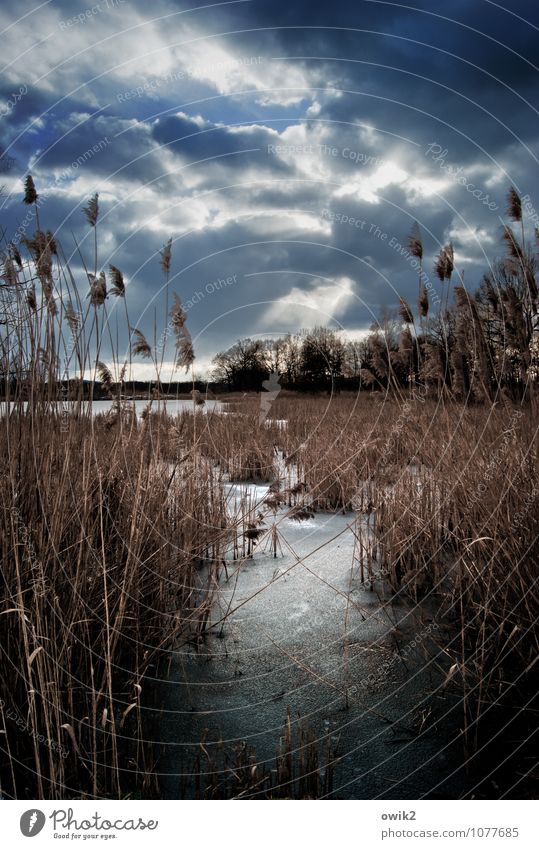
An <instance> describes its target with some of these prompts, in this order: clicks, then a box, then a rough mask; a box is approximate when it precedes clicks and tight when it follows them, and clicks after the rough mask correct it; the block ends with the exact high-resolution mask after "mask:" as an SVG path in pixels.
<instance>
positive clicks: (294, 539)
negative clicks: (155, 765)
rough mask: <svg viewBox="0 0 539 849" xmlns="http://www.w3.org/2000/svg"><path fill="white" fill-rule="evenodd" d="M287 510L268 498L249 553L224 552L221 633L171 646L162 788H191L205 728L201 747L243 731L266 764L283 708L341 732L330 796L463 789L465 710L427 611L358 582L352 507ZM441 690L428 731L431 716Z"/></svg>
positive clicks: (229, 741) (248, 491)
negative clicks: (299, 513) (458, 705)
mask: <svg viewBox="0 0 539 849" xmlns="http://www.w3.org/2000/svg"><path fill="white" fill-rule="evenodd" d="M267 494H268V487H263V486H257V487H255V486H254V485H253V486H249V487H246V486H239V485H238V486H234V485H230V486H229V491H228V495H229V501H230V504H231V506H232V507H234V505H236V504H238V503H240V502H241V500H242V499H243V500H245V499H248V498H251V499H253V500H256V501H257V502H258V504H259V506H260V507H261V508H262V512H264V507H263V504H262V502H263V499H264V498H265V497H266V495H267ZM286 514H287V508H286V507H280V508H279V509H278V510H276V512H275V514H273V513H272V512H271V511H270V512H268V513H267V514H266V517H265V519H264V522H263V527H265V528H267V529H268V530H267V532H266V533H265V534H262V535H261V536H260V537H259V539H258V542H257V546H256V548H255V553H254V556H253V557H252V559H243V560H238V561H236V562H230V563H228V580H226V579H225V577H224V575H223V580H222V585H221V591H220V593H219V598H218V602H217V604H216V605H215V608H214V611H213V622H214V625H215V628H214V631H213V633H214V636H212V637H210V638H209V639H208V640H207V641H206V642H205V643H203V644H202V645H201V646H199V647H198V648H195V647H190V646H187V647H186V646H184V647H183V648H181V649H178V650H177V651H176V652H174V654H173V656H172V661H171V666H170V670H169V674H168V675H167V680H166V681H161V682H160V683H159V684H158V686H157V691H158V693H159V699H160V704H161V705H162V706H163V712H162V713H161V714H160V716H159V721H158V722H156V724H155V729H156V731H155V734H154V736H155V737H158V738H159V739H160V740H161V741H162V742H163V744H164V745H163V748H162V756H161V758H160V762H159V772H160V773H161V779H160V783H161V792H162V795H163V797H164V798H180V797H184V796H190V795H192V793H193V783H192V779H191V778H190V774H191V773H192V771H193V764H194V760H195V756H196V754H197V752H200V747H199V744H200V741H201V740H202V739H203V738H204V739H205V744H204V745H205V747H206V749H208V747H210V748H211V747H212V745H215V744H216V742H217V741H219V740H222V741H223V742H224V744H225V746H226V747H229V748H230V750H232V749H233V747H234V745H236V744H237V743H238V742H240V741H246V742H247V744H248V745H250V746H253V747H254V748H255V749H256V753H257V757H258V761H259V762H263V763H264V764H266V765H267V766H268V768H271V767H272V766H273V763H274V759H275V753H276V748H277V745H278V742H279V738H280V737H281V735H282V733H283V727H284V724H285V722H286V719H287V712H288V711H290V713H291V716H292V719H293V720H294V722H295V721H296V720H297V718H298V717H301V722H302V725H303V726H305V725H307V726H309V728H310V729H311V730H312V731H314V733H315V734H316V737H317V738H318V739H319V740H320V741H321V743H324V741H326V742H327V740H328V738H329V739H330V740H331V742H332V745H334V746H337V743H338V752H339V754H340V755H341V759H340V762H339V764H338V766H337V768H336V777H335V784H334V790H333V792H332V797H333V798H376V797H380V798H403V799H405V798H411V799H413V798H419V797H422V796H431V797H434V798H436V797H437V798H444V797H446V798H447V797H451V796H458V795H459V792H460V789H461V788H462V775H461V774H460V771H459V769H458V765H459V757H458V750H457V747H456V746H455V745H454V741H453V737H455V736H456V735H457V734H458V730H457V731H455V730H454V729H455V726H456V725H457V723H456V720H455V718H454V717H452V718H451V719H444V718H443V717H444V714H447V712H448V711H449V710H450V708H451V706H452V703H450V702H449V701H446V696H445V693H444V692H443V691H442V690H441V689H440V684H441V682H442V681H443V676H444V672H443V667H444V663H445V661H444V659H443V657H442V655H440V657H439V658H437V659H433V658H432V652H433V651H434V652H435V649H433V642H432V635H433V633H434V632H433V627H434V626H435V623H433V621H432V617H431V616H429V614H428V611H427V610H425V609H419V608H416V609H412V607H411V606H410V605H409V604H408V603H407V602H405V601H403V600H399V599H395V598H393V599H390V598H389V597H385V598H384V596H383V595H382V591H381V589H378V591H377V589H376V586H375V591H374V592H371V591H370V589H369V588H368V586H364V585H362V583H361V580H360V574H359V565H358V563H357V559H354V548H355V536H354V533H353V525H354V519H355V516H354V514H352V513H349V514H346V515H342V514H338V515H336V514H321V513H318V514H316V515H315V516H314V517H313V518H307V519H306V520H305V521H301V522H296V521H293V520H291V519H290V518H287V515H286ZM273 521H275V524H276V531H277V537H278V556H277V557H276V558H275V557H274V555H273V551H272V548H271V545H270V541H271V539H272V534H271V525H272V523H273ZM427 645H428V646H429V654H428V657H427V653H426V651H425V650H424V648H423V646H427ZM437 690H438V695H437V696H435V699H437V700H438V708H439V712H440V717H441V718H440V720H439V722H438V724H437V728H436V732H434V730H433V729H432V728H431V727H430V726H429V723H428V722H427V718H428V716H429V711H430V707H429V702H430V699H431V694H432V693H433V692H434V693H436V691H437ZM457 728H458V726H457Z"/></svg>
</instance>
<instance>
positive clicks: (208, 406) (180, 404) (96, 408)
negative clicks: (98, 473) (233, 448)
mask: <svg viewBox="0 0 539 849" xmlns="http://www.w3.org/2000/svg"><path fill="white" fill-rule="evenodd" d="M125 403H126V404H127V405H134V407H135V410H136V413H137V416H138V417H139V418H140V417H141V415H142V412H143V410H145V409H146V407H147V406H148V401H147V400H143V399H138V400H136V401H126V402H125ZM112 405H113V402H112V401H93V403H92V413H93V415H94V416H95V415H97V414H98V413H107V412H108V411H109V410H111V409H112ZM74 406H75V404H74V402H72V401H63V402H58V411H59V412H64V411H66V410H67V411H69V410H72V409H73V408H74ZM225 406H226V405H225V404H224V403H223V402H222V401H215V400H208V401H206V402H205V403H204V405H197V407H196V408H195V409H196V410H197V411H198V412H200V411H201V412H203V413H213V412H222V411H223V410H224V409H225ZM6 407H7V405H6V402H5V401H4V402H0V416H4V415H5V414H6ZM13 407H14V404H13V403H12V402H10V404H9V409H10V411H11V410H12V409H13ZM27 408H28V405H27V403H26V402H25V403H24V404H23V409H24V411H25V412H26V410H27ZM158 410H159V411H166V412H167V413H168V414H169V415H171V416H177V415H179V413H184V412H192V411H193V402H192V401H190V400H189V401H187V400H178V399H175V398H169V399H166V400H160V401H154V402H153V404H152V411H153V412H156V411H158Z"/></svg>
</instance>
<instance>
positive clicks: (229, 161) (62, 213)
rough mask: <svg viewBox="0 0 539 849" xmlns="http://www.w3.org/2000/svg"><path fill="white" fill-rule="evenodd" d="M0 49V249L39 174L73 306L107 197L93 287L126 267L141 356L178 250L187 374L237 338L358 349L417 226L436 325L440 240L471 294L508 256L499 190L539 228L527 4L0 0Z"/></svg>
mask: <svg viewBox="0 0 539 849" xmlns="http://www.w3.org/2000/svg"><path fill="white" fill-rule="evenodd" d="M0 30H1V31H2V60H1V61H2V74H1V77H0V146H1V149H2V157H1V159H0V169H1V172H2V173H0V184H1V185H3V186H4V194H3V197H2V199H1V201H0V207H1V208H0V224H1V225H2V226H3V228H4V230H5V232H6V234H7V236H8V238H13V236H14V234H15V237H16V238H17V236H16V234H17V232H18V233H19V236H20V234H21V233H23V232H26V233H27V234H28V235H30V231H31V230H32V228H33V225H34V224H35V222H31V221H30V222H29V221H27V220H26V218H27V212H28V210H27V209H26V208H25V207H24V205H23V204H22V203H21V200H22V189H23V179H24V177H25V175H26V174H27V173H29V172H31V173H32V175H33V177H34V180H35V183H36V187H37V189H38V192H39V193H40V194H41V196H42V203H41V206H40V219H41V223H42V226H45V227H46V228H48V229H51V230H53V231H54V232H55V233H56V234H57V236H58V239H59V241H60V242H61V245H62V248H63V250H64V252H65V254H66V255H67V256H68V258H69V259H70V263H71V265H72V267H73V270H74V273H75V275H76V278H77V280H78V281H80V286H81V291H83V289H84V286H85V285H86V280H85V274H84V270H83V266H82V261H81V255H82V256H84V258H85V261H87V262H88V264H89V265H91V264H92V262H93V260H92V251H93V234H92V233H91V232H90V229H89V227H88V225H87V222H86V220H85V217H84V215H83V214H82V207H83V206H84V205H85V203H86V202H87V200H88V198H89V197H90V196H91V195H92V194H93V193H94V192H99V201H100V220H99V224H98V237H99V245H100V247H99V256H98V269H99V270H100V269H101V268H102V269H104V270H107V269H108V266H109V264H111V263H112V264H114V265H115V266H118V267H119V268H120V269H122V271H123V273H124V275H125V278H126V281H127V284H128V285H127V298H128V305H129V313H130V318H131V323H132V324H136V325H137V326H138V327H140V328H141V329H142V330H143V331H144V332H145V333H146V334H147V335H148V336H149V337H150V338H151V337H153V336H154V332H155V331H154V327H156V326H157V328H158V329H157V335H158V336H159V335H161V334H162V332H163V331H164V329H165V328H166V324H167V319H166V307H165V303H166V295H165V289H164V279H163V275H162V272H161V269H160V259H159V251H160V250H161V248H162V246H163V244H164V243H165V242H166V241H167V240H168V239H169V238H171V239H172V265H171V271H172V273H171V280H170V287H171V291H172V292H177V293H178V294H179V295H180V297H181V299H182V301H183V302H184V305H185V307H186V310H187V313H188V326H189V328H190V331H191V334H192V336H193V341H194V347H195V353H196V357H197V360H196V363H195V370H196V371H197V373H198V374H200V375H204V374H207V373H208V368H209V366H210V363H211V359H212V356H213V355H214V354H215V353H216V352H217V351H220V350H223V349H225V348H227V347H229V346H230V345H231V344H232V343H233V342H234V341H235V340H236V339H237V338H244V337H248V336H249V337H252V338H276V337H278V336H282V335H283V334H286V333H289V332H296V331H298V330H300V329H301V328H307V327H313V326H315V325H324V326H329V327H333V328H335V329H337V330H339V332H341V334H342V335H343V338H350V339H358V338H361V337H362V335H364V334H365V332H366V331H367V330H368V328H369V327H370V326H371V325H372V324H373V323H375V322H376V321H378V320H379V319H380V318H381V316H382V314H383V313H384V310H387V309H389V310H394V309H396V307H397V304H398V300H399V297H404V298H406V299H408V300H410V301H411V302H412V303H414V302H415V299H416V297H417V268H415V267H414V261H413V258H411V257H409V256H408V255H407V254H406V252H405V248H406V244H407V238H408V235H409V233H410V230H411V227H412V225H413V222H414V221H417V222H418V224H419V227H420V230H421V234H422V239H423V243H424V257H425V258H424V270H425V273H426V282H427V283H429V284H431V285H429V286H428V287H427V288H429V291H430V292H431V311H432V312H433V313H435V312H436V310H437V309H439V303H440V301H439V294H440V289H439V283H438V281H437V278H436V276H435V274H434V272H433V265H434V261H435V258H436V254H437V252H438V251H439V249H440V247H441V246H442V245H444V244H446V243H447V242H449V241H450V240H451V241H452V242H453V244H454V248H455V259H456V266H457V268H458V269H459V272H460V273H461V274H462V275H463V276H464V281H465V285H466V287H467V288H468V289H469V290H470V291H474V290H475V288H476V287H477V286H478V285H479V282H480V280H481V277H482V274H483V273H484V272H485V271H486V270H487V269H488V267H489V264H491V263H493V262H494V261H495V260H496V258H497V257H499V256H500V255H501V254H502V252H503V248H502V245H501V242H500V237H501V230H502V222H503V221H504V220H505V208H506V194H507V190H508V188H509V186H511V185H514V186H515V187H516V188H517V190H518V191H519V192H520V193H521V194H522V195H525V196H529V200H528V201H527V203H526V204H525V211H526V216H525V218H526V220H525V226H526V230H527V232H528V233H529V234H532V232H533V226H534V223H538V221H539V219H538V217H537V212H536V208H535V204H537V208H538V209H539V169H538V159H537V156H538V154H539V145H538V139H539V124H538V121H537V117H538V112H537V108H538V95H537V92H538V91H539V87H538V85H537V82H538V74H537V72H538V68H537V65H536V62H537V61H539V59H538V57H537V50H536V49H534V48H535V47H536V45H537V43H538V37H539V7H538V4H537V3H536V2H532V0H511V3H509V2H508V0H505V4H504V3H496V2H492V0H452V2H451V3H447V2H445V3H442V2H439V0H410V2H400V1H399V2H385V0H353V2H345V1H344V0H333V2H324V3H322V2H317V0H294V1H293V0H286V1H285V0H271V2H269V0H229V2H224V3H208V2H204V3H195V2H192V0H191V2H183V0H182V1H181V2H175V0H168V2H160V0H158V2H152V3H149V2H141V0H99V2H97V3H96V4H95V5H93V6H91V5H89V4H88V0H86V1H85V2H82V3H79V2H56V1H55V0H51V2H44V3H41V4H34V3H27V2H20V0H3V2H2V7H1V10H0ZM75 243H77V245H78V246H79V248H80V253H79V250H78V249H76V248H75ZM109 301H110V303H109V312H110V314H111V316H112V317H113V318H114V315H115V310H116V309H117V308H118V307H119V308H120V309H122V310H123V307H122V305H121V304H120V305H118V304H117V303H113V302H112V301H113V299H112V298H111V299H109ZM122 315H123V312H122ZM126 344H127V335H125V334H123V331H120V345H121V346H122V345H123V346H125V345H126ZM106 355H107V351H106V350H105V351H104V354H103V357H104V358H106ZM171 359H172V350H171V343H170V344H167V348H166V356H165V360H166V362H167V363H168V362H169V361H170V360H171ZM136 376H137V377H140V378H143V377H147V376H150V367H149V366H148V364H146V363H144V362H143V361H140V362H139V363H138V365H137V368H136Z"/></svg>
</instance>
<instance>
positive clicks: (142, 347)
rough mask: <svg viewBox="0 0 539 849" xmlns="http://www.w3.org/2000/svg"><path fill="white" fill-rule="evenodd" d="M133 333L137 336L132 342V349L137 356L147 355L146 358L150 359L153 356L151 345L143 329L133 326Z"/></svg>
mask: <svg viewBox="0 0 539 849" xmlns="http://www.w3.org/2000/svg"><path fill="white" fill-rule="evenodd" d="M131 333H133V334H134V336H135V341H134V342H132V343H131V351H132V353H133V354H134V355H135V356H141V357H145V358H146V359H150V358H151V356H152V349H151V346H150V345H149V344H148V342H147V341H146V337H145V336H144V334H143V332H142V330H138V329H137V328H136V327H132V328H131Z"/></svg>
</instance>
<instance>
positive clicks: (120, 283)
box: [109, 265, 125, 298]
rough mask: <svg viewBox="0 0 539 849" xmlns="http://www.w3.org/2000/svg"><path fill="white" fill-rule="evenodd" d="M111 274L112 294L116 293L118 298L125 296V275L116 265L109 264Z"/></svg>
mask: <svg viewBox="0 0 539 849" xmlns="http://www.w3.org/2000/svg"><path fill="white" fill-rule="evenodd" d="M109 268H110V274H111V279H112V285H111V287H110V291H111V294H112V295H115V297H117V298H124V297H125V282H124V276H123V274H122V272H121V271H120V269H119V268H116V266H115V265H111V266H109Z"/></svg>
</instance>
